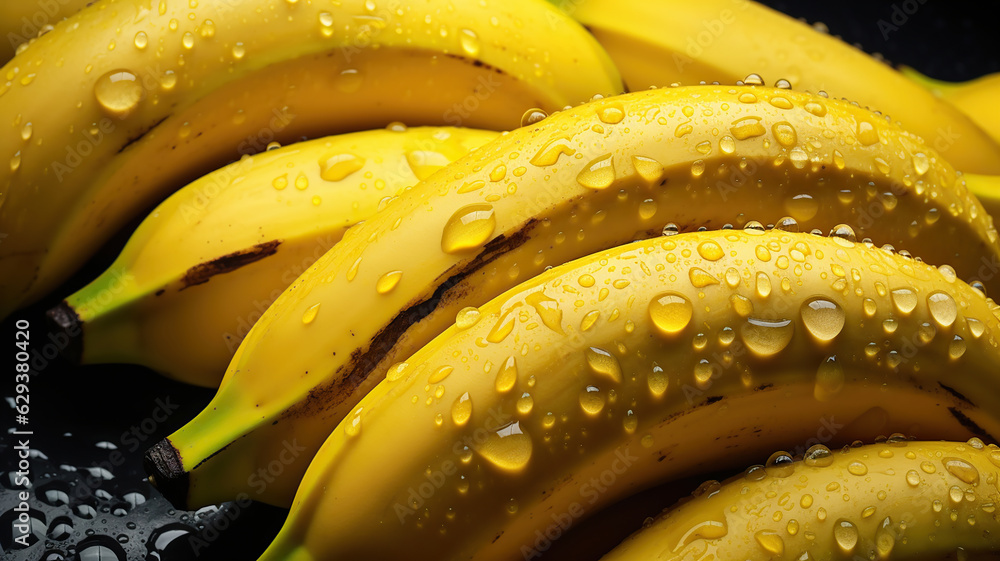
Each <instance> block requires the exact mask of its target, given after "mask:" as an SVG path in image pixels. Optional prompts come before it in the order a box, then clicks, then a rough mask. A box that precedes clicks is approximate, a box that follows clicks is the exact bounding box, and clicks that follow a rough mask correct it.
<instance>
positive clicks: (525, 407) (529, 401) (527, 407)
mask: <svg viewBox="0 0 1000 561" xmlns="http://www.w3.org/2000/svg"><path fill="white" fill-rule="evenodd" d="M534 406H535V399H534V398H533V397H531V394H529V393H528V392H524V393H523V394H521V397H519V398H518V399H517V404H516V407H517V412H518V413H520V414H522V415H527V414H528V413H531V408H532V407H534Z"/></svg>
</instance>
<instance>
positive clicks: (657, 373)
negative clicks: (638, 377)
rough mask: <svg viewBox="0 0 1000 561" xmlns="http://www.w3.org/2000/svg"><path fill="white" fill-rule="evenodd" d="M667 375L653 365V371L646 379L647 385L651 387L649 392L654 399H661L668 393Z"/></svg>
mask: <svg viewBox="0 0 1000 561" xmlns="http://www.w3.org/2000/svg"><path fill="white" fill-rule="evenodd" d="M668 383H669V382H668V380H667V374H666V373H665V372H664V371H663V369H662V368H660V367H659V366H657V365H655V364H654V365H653V370H652V371H651V372H650V373H649V375H648V376H647V378H646V384H647V385H648V386H649V391H650V392H651V393H652V394H653V397H660V396H661V395H663V394H664V393H666V391H667V385H668Z"/></svg>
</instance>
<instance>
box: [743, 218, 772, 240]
mask: <svg viewBox="0 0 1000 561" xmlns="http://www.w3.org/2000/svg"><path fill="white" fill-rule="evenodd" d="M743 231H744V232H746V233H747V234H750V235H752V236H760V235H763V234H764V232H765V231H767V229H766V228H764V225H763V224H761V223H760V222H757V221H756V220H751V221H749V222H747V223H746V225H744V226H743Z"/></svg>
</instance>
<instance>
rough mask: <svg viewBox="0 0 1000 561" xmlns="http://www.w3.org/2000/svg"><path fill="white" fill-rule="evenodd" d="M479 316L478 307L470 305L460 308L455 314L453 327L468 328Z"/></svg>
mask: <svg viewBox="0 0 1000 561" xmlns="http://www.w3.org/2000/svg"><path fill="white" fill-rule="evenodd" d="M480 317H481V314H480V313H479V308H475V307H472V306H469V307H466V308H462V309H461V310H459V311H458V314H456V315H455V327H457V328H458V329H468V328H470V327H472V326H473V325H475V324H476V323H477V322H478V321H479V318H480Z"/></svg>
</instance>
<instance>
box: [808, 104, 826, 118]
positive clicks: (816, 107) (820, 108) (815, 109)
mask: <svg viewBox="0 0 1000 561" xmlns="http://www.w3.org/2000/svg"><path fill="white" fill-rule="evenodd" d="M802 108H803V109H805V110H806V111H808V112H809V113H812V114H813V115H815V116H817V117H822V116H824V115H826V106H825V105H823V104H822V103H820V102H818V101H809V102H807V103H806V104H805V105H804V106H802Z"/></svg>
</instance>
